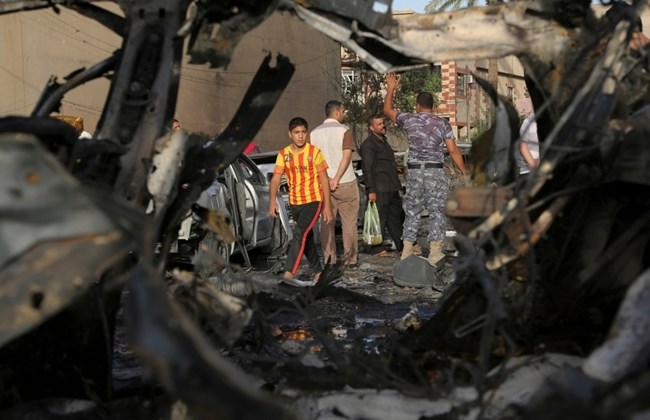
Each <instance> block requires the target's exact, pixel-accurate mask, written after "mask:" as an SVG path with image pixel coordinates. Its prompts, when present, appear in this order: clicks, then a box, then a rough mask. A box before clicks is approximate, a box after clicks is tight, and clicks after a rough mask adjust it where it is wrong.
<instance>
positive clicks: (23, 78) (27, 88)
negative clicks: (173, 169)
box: [0, 2, 341, 151]
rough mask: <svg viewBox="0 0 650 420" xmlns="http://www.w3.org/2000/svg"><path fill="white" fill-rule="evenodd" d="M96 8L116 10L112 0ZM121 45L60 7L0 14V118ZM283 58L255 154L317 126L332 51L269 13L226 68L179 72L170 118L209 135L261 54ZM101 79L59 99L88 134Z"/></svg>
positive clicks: (232, 108) (333, 95)
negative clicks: (296, 130)
mask: <svg viewBox="0 0 650 420" xmlns="http://www.w3.org/2000/svg"><path fill="white" fill-rule="evenodd" d="M97 4H99V5H101V6H102V7H105V8H107V9H110V10H112V11H114V12H115V13H121V11H120V10H119V8H118V7H117V5H116V4H115V3H113V2H99V3H97ZM121 43H122V40H121V38H120V37H119V36H117V35H115V34H114V33H113V32H111V31H110V30H108V29H106V28H105V27H103V26H102V25H100V24H98V23H97V22H95V21H93V20H90V19H87V18H85V17H83V16H81V15H79V14H77V13H76V12H74V11H71V10H69V9H67V8H60V13H55V12H54V11H53V10H52V9H51V8H49V9H43V10H35V11H29V12H21V13H15V14H7V15H2V16H0V45H1V47H0V63H1V65H0V89H1V90H2V92H3V95H2V96H1V97H0V116H9V115H18V116H20V115H29V114H30V113H31V111H32V109H33V107H34V105H35V104H36V102H37V101H38V99H39V97H40V95H41V92H42V90H43V88H44V87H45V85H46V83H47V81H48V80H49V79H50V77H51V76H52V75H54V76H57V77H58V79H59V80H62V79H63V77H64V76H66V75H68V74H70V73H72V72H73V71H75V70H77V69H80V68H82V67H86V68H88V67H90V66H92V65H94V64H96V63H98V62H100V61H102V60H104V59H105V58H107V57H109V56H110V55H111V54H113V52H114V51H116V50H117V49H119V48H120V46H121ZM269 52H270V53H272V54H283V55H285V56H287V57H288V58H289V59H290V61H291V62H292V63H294V65H295V66H296V70H295V73H294V75H293V77H292V80H291V81H290V83H289V86H288V87H287V89H286V90H285V92H284V93H283V94H282V96H281V98H280V100H279V102H278V104H277V105H276V107H275V109H274V110H273V111H272V113H271V115H270V116H269V118H268V119H267V121H266V123H265V124H264V125H263V127H262V128H261V130H260V132H259V133H258V135H257V137H256V138H255V139H253V140H254V141H255V142H257V143H258V144H259V145H260V146H261V147H262V149H263V150H265V151H271V150H277V149H279V148H280V147H282V146H285V145H286V144H287V142H288V141H289V139H288V137H287V123H288V121H289V120H290V119H291V118H292V117H295V116H302V117H304V118H306V119H307V121H309V123H310V124H311V125H314V126H315V125H317V124H319V123H321V122H322V120H323V119H324V118H325V117H324V105H325V103H326V102H327V101H328V100H329V99H340V97H341V92H340V89H341V60H340V46H339V44H337V43H336V42H334V41H332V40H330V39H329V38H327V37H326V36H324V35H322V34H320V33H319V32H317V31H315V30H314V29H312V28H310V27H309V26H307V25H306V24H305V23H303V22H302V21H300V20H299V19H298V18H296V17H294V16H292V15H291V14H288V13H279V12H277V13H274V14H273V15H271V16H270V17H269V18H268V19H266V20H265V21H264V22H262V23H261V24H260V25H259V26H257V27H256V28H255V29H253V30H251V31H250V32H248V33H247V34H246V35H245V36H244V38H243V39H242V40H241V41H240V43H239V44H238V46H237V48H236V49H235V51H234V54H233V56H232V61H231V62H230V64H229V65H228V67H227V68H225V69H223V68H220V69H211V68H209V67H208V66H207V65H190V64H188V62H187V60H188V58H187V56H185V58H184V62H183V63H182V69H181V80H180V87H179V94H178V101H177V104H176V118H178V119H179V120H180V121H181V124H182V127H183V128H184V129H186V130H188V131H190V132H202V133H206V134H208V135H217V134H219V133H220V132H221V131H223V129H224V128H225V127H226V126H227V125H228V123H229V122H230V119H231V118H232V116H233V115H234V113H235V112H236V110H237V108H238V107H239V104H240V101H241V99H242V98H243V96H244V93H245V92H246V89H247V88H248V86H249V84H250V81H251V80H252V79H253V76H254V74H255V72H256V71H257V69H258V67H259V65H260V63H261V61H262V59H263V57H264V56H265V55H266V54H267V53H269ZM108 90H109V83H108V81H107V80H106V79H98V80H94V81H92V82H90V83H88V84H86V85H83V86H81V87H79V88H77V89H75V90H74V91H72V92H70V93H69V94H67V95H66V96H65V97H64V99H63V102H62V107H61V110H60V112H61V114H64V115H74V116H79V117H82V118H83V120H84V128H85V130H86V131H88V132H90V133H91V134H92V133H93V132H94V131H95V128H96V126H97V123H98V121H99V118H100V116H101V112H102V109H103V107H104V102H105V100H106V97H107V95H108Z"/></svg>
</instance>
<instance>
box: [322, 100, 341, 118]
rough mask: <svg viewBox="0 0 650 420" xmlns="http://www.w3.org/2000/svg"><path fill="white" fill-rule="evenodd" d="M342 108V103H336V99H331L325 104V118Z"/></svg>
mask: <svg viewBox="0 0 650 420" xmlns="http://www.w3.org/2000/svg"><path fill="white" fill-rule="evenodd" d="M342 106H343V102H341V101H337V100H336V99H332V100H331V101H327V103H326V104H325V116H326V117H329V116H330V115H332V114H333V113H334V111H336V110H337V109H339V108H340V107H342Z"/></svg>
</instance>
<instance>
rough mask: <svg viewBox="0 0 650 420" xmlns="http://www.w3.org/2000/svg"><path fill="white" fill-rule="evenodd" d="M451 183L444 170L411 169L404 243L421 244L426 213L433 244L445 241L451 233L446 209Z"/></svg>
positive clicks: (406, 203) (408, 181)
mask: <svg viewBox="0 0 650 420" xmlns="http://www.w3.org/2000/svg"><path fill="white" fill-rule="evenodd" d="M448 193H449V182H448V180H447V175H445V171H444V169H442V168H427V169H423V168H422V169H409V170H408V175H407V177H406V196H405V197H404V201H403V203H404V213H405V217H406V218H405V219H404V233H403V234H402V239H403V240H405V241H411V242H417V236H418V228H419V226H420V218H421V216H422V211H423V210H424V209H425V208H426V209H427V210H428V211H429V238H428V240H429V242H432V241H440V242H442V241H444V240H445V231H446V230H447V217H446V216H445V206H446V204H447V194H448Z"/></svg>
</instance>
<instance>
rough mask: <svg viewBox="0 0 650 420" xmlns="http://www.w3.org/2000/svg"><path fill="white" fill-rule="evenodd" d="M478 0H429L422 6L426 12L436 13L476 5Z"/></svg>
mask: <svg viewBox="0 0 650 420" xmlns="http://www.w3.org/2000/svg"><path fill="white" fill-rule="evenodd" d="M499 3H507V1H505V0H487V1H486V4H488V5H490V4H499ZM479 5H480V2H479V1H478V0H430V1H429V4H427V5H426V6H425V8H424V11H425V12H426V13H437V12H443V11H446V10H455V9H461V8H463V7H476V6H479Z"/></svg>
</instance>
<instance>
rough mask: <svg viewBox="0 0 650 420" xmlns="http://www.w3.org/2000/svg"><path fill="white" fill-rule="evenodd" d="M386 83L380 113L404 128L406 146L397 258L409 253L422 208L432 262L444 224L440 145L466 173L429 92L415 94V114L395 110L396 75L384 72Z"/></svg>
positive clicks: (438, 253)
mask: <svg viewBox="0 0 650 420" xmlns="http://www.w3.org/2000/svg"><path fill="white" fill-rule="evenodd" d="M386 83H387V85H388V87H387V89H386V91H387V92H386V100H385V101H384V114H385V115H386V117H387V118H388V119H390V120H391V121H392V122H394V123H395V124H397V125H398V126H400V127H402V128H403V129H404V130H406V135H407V138H408V146H409V153H408V162H407V168H408V172H407V176H406V196H405V197H404V201H403V202H404V213H405V214H406V219H405V220H404V233H403V236H402V239H403V240H404V248H403V250H402V256H401V259H402V260H403V259H405V258H407V257H408V256H410V255H412V254H413V245H414V244H415V242H416V241H417V233H418V226H419V224H420V216H421V214H422V211H423V210H424V209H425V208H426V209H427V210H428V211H429V262H430V263H431V264H433V265H435V264H436V263H437V262H438V261H440V260H441V259H442V258H443V257H444V255H443V253H442V243H443V241H444V239H445V231H446V227H447V219H446V217H445V204H446V202H447V193H448V192H449V183H448V180H447V175H445V171H444V169H443V162H444V158H445V155H444V145H446V146H447V150H448V151H449V155H450V156H451V158H452V160H453V161H454V163H455V164H456V166H458V169H460V171H461V172H462V173H463V175H464V174H465V172H466V171H465V163H464V161H463V157H462V155H461V153H460V151H459V150H458V146H456V142H455V139H454V133H453V132H452V130H451V125H450V124H449V122H448V121H447V120H445V119H443V118H440V117H438V116H436V115H433V96H432V95H431V93H428V92H421V93H420V94H418V96H417V100H416V105H415V113H410V112H399V111H398V110H395V109H393V95H394V94H395V91H396V90H397V88H398V87H399V76H398V75H396V74H395V73H388V74H387V75H386Z"/></svg>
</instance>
